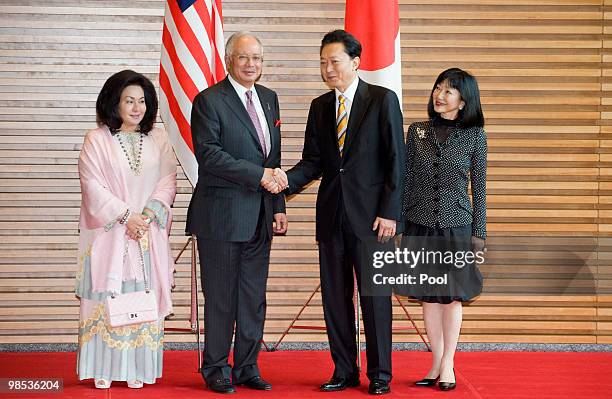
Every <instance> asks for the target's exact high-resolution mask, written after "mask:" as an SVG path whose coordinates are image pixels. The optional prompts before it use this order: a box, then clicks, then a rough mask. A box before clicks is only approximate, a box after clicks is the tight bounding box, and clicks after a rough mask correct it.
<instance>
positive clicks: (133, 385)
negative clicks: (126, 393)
mask: <svg viewBox="0 0 612 399" xmlns="http://www.w3.org/2000/svg"><path fill="white" fill-rule="evenodd" d="M127 384H128V388H133V389H140V388H142V386H143V383H142V381H140V380H133V381H128V382H127Z"/></svg>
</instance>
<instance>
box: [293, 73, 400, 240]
mask: <svg viewBox="0 0 612 399" xmlns="http://www.w3.org/2000/svg"><path fill="white" fill-rule="evenodd" d="M402 123H403V120H402V112H401V109H400V106H399V102H398V100H397V96H396V95H395V93H394V92H393V91H391V90H389V89H386V88H384V87H380V86H374V85H371V84H368V83H366V82H364V81H363V80H359V84H358V86H357V91H356V93H355V97H354V99H353V104H352V107H351V113H350V115H349V121H348V127H347V132H346V139H345V143H344V150H343V156H340V152H339V149H338V139H337V135H336V97H335V91H330V92H328V93H326V94H323V95H322V96H320V97H317V98H315V99H314V100H313V101H312V103H311V105H310V112H309V114H308V122H307V124H306V133H305V138H304V150H303V152H302V160H301V161H300V162H298V164H297V165H296V166H295V167H293V168H292V169H291V170H289V171H288V173H287V175H288V177H289V189H288V190H289V193H294V192H297V191H299V190H300V189H301V188H302V187H303V186H304V185H305V184H307V183H308V182H310V181H311V180H313V179H317V178H318V177H320V176H322V180H321V185H320V187H319V193H318V195H317V217H316V221H317V224H316V232H317V233H316V238H317V240H318V241H327V240H329V239H330V238H331V235H332V233H333V231H334V224H335V223H336V222H337V220H336V213H337V211H338V208H339V205H340V201H342V206H343V208H344V212H345V215H346V217H347V218H348V220H349V222H350V224H351V227H352V229H353V230H354V232H355V233H356V234H357V235H359V236H373V235H375V234H376V232H374V231H372V224H373V223H374V220H375V219H376V217H377V216H380V217H383V218H385V219H393V220H398V221H399V220H400V216H401V193H402V180H403V175H404V151H403V145H404V135H403V127H402Z"/></svg>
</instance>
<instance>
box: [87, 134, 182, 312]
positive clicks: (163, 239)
mask: <svg viewBox="0 0 612 399" xmlns="http://www.w3.org/2000/svg"><path fill="white" fill-rule="evenodd" d="M149 135H151V136H152V138H153V139H154V141H155V143H156V145H157V146H158V148H159V149H160V153H161V160H160V179H159V181H158V182H157V184H156V186H155V189H154V190H153V194H152V195H151V196H150V198H149V200H152V199H155V200H157V201H159V202H160V203H162V204H163V205H164V206H165V208H166V209H167V210H168V220H167V221H166V228H165V230H164V229H161V228H160V227H159V226H158V225H157V223H155V222H154V223H151V225H150V229H149V249H150V261H151V272H152V274H153V275H152V276H150V280H151V281H152V283H153V284H152V286H151V288H152V289H153V290H154V291H155V293H156V295H157V298H158V302H159V303H158V305H159V311H160V316H161V317H163V316H166V315H168V314H170V313H172V300H171V295H170V290H171V286H172V284H173V281H174V279H173V272H174V262H173V260H172V256H171V252H170V247H169V243H168V235H169V233H170V227H171V225H172V209H171V208H170V207H171V205H172V203H173V202H174V197H175V195H176V159H175V157H174V153H173V152H172V147H171V146H170V144H169V143H168V138H167V134H166V132H165V131H164V130H162V129H159V128H155V129H153V130H152V131H151V132H150V133H149ZM112 140H113V137H112V135H111V134H110V131H109V129H108V128H107V127H100V128H98V129H94V130H92V131H90V132H89V133H87V135H86V136H85V141H84V143H83V148H82V150H81V154H80V157H79V164H78V166H79V177H80V180H81V193H82V202H81V216H80V220H79V228H80V235H79V249H80V251H82V250H83V249H85V248H89V247H90V246H91V257H90V259H91V280H92V281H91V284H92V290H93V291H94V292H105V291H114V292H121V284H122V281H123V252H124V248H125V243H126V240H128V239H129V238H128V236H127V235H126V227H125V226H124V225H121V224H119V223H116V224H115V225H114V226H113V227H112V228H111V229H110V230H109V231H105V230H104V227H105V226H106V225H107V224H108V223H109V222H112V221H113V220H116V219H117V217H118V216H120V215H122V214H123V213H124V212H125V210H126V209H127V208H128V204H127V200H128V195H129V194H128V190H127V186H126V181H125V175H124V171H123V170H122V169H121V168H120V167H117V166H116V165H113V161H114V160H116V156H115V150H114V143H113V141H112ZM141 211H142V209H132V212H134V213H136V214H139V213H140V212H141Z"/></svg>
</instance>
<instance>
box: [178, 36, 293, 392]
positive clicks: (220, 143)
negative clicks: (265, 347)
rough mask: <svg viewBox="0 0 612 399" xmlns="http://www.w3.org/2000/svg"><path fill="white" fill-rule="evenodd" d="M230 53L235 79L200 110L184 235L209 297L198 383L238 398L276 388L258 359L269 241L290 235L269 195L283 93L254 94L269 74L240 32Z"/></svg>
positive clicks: (281, 204)
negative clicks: (194, 248) (195, 248)
mask: <svg viewBox="0 0 612 399" xmlns="http://www.w3.org/2000/svg"><path fill="white" fill-rule="evenodd" d="M225 52H226V56H225V62H226V65H227V70H228V72H229V76H228V77H227V78H226V79H224V80H223V81H221V82H219V83H218V84H216V85H214V86H212V87H209V88H208V89H206V90H204V91H202V92H201V93H199V94H198V95H197V96H196V97H195V99H194V102H193V109H192V113H191V131H192V136H193V147H194V152H195V155H196V158H197V160H198V165H199V170H198V183H197V185H196V188H195V191H194V193H193V197H192V199H191V203H190V204H189V212H188V215H187V227H186V230H187V232H189V233H193V234H196V235H197V237H198V243H199V255H200V264H201V272H202V273H201V277H202V287H203V291H204V297H205V304H204V327H205V350H204V360H203V363H202V368H201V373H202V376H203V377H204V380H205V381H206V384H207V386H208V387H209V388H210V389H211V390H213V391H215V392H219V393H233V392H234V391H235V387H234V385H245V386H247V387H249V388H253V389H260V390H269V389H271V388H272V385H271V384H269V383H268V382H266V381H265V380H263V379H262V378H261V376H260V374H259V369H258V367H257V357H258V353H259V348H260V345H261V343H260V341H261V339H262V336H263V326H264V319H265V314H266V283H267V278H268V267H269V261H270V248H271V241H272V235H273V233H274V232H276V233H284V232H285V231H286V229H287V216H286V214H285V200H284V197H283V196H282V194H280V195H275V194H272V193H270V192H268V191H266V190H264V189H263V187H262V185H263V182H265V181H268V182H269V183H270V184H271V186H272V187H273V188H272V189H273V190H274V191H276V192H278V191H279V189H280V185H277V184H276V183H275V182H274V180H273V179H274V177H273V174H274V168H277V167H279V166H280V159H281V156H280V148H281V142H280V140H281V135H280V117H279V106H278V97H277V95H276V93H275V92H274V91H272V90H269V89H267V88H265V87H263V86H261V85H258V84H255V82H256V81H257V80H258V79H259V77H260V76H261V70H262V63H263V48H262V45H261V42H260V41H259V39H258V38H256V37H255V36H253V35H252V34H250V33H248V32H238V33H236V34H234V35H232V36H231V37H230V38H229V39H228V42H227V45H226V50H225ZM282 186H284V184H282ZM234 325H235V329H236V331H235V339H234V366H233V368H230V365H229V364H228V355H229V351H230V346H231V343H232V335H233V334H234ZM230 371H231V373H230ZM230 374H231V377H232V380H231V381H230Z"/></svg>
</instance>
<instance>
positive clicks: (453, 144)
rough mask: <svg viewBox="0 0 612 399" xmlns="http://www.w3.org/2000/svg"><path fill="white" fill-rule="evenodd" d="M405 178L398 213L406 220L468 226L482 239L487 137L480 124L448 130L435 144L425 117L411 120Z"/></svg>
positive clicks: (484, 212)
mask: <svg viewBox="0 0 612 399" xmlns="http://www.w3.org/2000/svg"><path fill="white" fill-rule="evenodd" d="M405 180H406V188H405V193H404V205H403V208H404V209H403V214H404V217H405V218H406V220H407V221H411V222H414V223H418V224H421V225H423V226H429V227H440V228H447V227H459V226H466V225H469V224H472V235H473V236H476V237H480V238H486V236H487V135H486V133H485V131H484V129H483V128H482V127H479V126H476V127H471V128H454V130H453V131H452V133H451V134H450V136H449V137H448V139H447V140H446V141H445V142H444V143H439V142H438V140H437V139H436V133H435V131H434V129H433V128H432V123H431V121H425V122H415V123H413V124H411V125H410V127H409V128H408V136H407V138H406V179H405ZM468 182H471V184H472V198H473V206H472V203H471V202H470V198H469V196H468Z"/></svg>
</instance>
